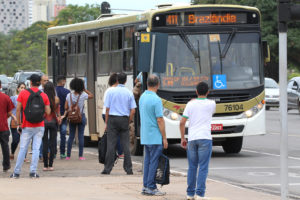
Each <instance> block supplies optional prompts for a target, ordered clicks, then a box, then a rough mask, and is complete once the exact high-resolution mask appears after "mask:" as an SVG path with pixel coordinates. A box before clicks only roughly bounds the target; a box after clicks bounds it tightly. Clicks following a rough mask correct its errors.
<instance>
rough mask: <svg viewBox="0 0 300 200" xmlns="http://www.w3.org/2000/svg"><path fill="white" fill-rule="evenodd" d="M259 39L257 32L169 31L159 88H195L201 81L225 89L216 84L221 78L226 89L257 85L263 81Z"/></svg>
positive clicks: (175, 89)
mask: <svg viewBox="0 0 300 200" xmlns="http://www.w3.org/2000/svg"><path fill="white" fill-rule="evenodd" d="M259 41H260V36H259V34H258V33H235V32H232V33H226V34H183V33H181V34H178V35H176V34H175V35H169V36H168V54H167V66H166V71H165V73H161V74H159V76H160V79H161V81H162V84H161V88H160V89H161V90H174V91H178V90H184V91H186V90H194V89H195V86H196V85H197V83H198V82H200V81H205V82H207V83H208V85H209V87H210V88H213V89H222V88H216V87H214V86H215V84H216V83H218V78H219V79H220V80H219V81H221V80H223V81H225V83H226V85H227V86H226V88H223V89H245V88H252V87H257V86H259V85H261V84H262V78H261V74H262V73H261V68H260V65H261V55H260V48H259V46H260V45H259ZM220 75H221V76H220ZM215 80H217V81H215ZM212 86H213V87H212ZM216 86H217V85H216Z"/></svg>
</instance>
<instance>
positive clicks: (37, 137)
mask: <svg viewBox="0 0 300 200" xmlns="http://www.w3.org/2000/svg"><path fill="white" fill-rule="evenodd" d="M43 135H44V127H35V128H28V127H26V128H24V129H23V130H22V134H21V138H20V139H21V140H20V151H19V154H18V159H17V162H16V167H15V169H14V173H15V174H20V173H21V168H22V165H23V163H24V158H25V155H26V152H27V149H28V145H29V143H30V141H31V139H32V160H31V165H30V173H35V172H36V169H37V165H38V161H39V150H40V146H41V142H42V138H43Z"/></svg>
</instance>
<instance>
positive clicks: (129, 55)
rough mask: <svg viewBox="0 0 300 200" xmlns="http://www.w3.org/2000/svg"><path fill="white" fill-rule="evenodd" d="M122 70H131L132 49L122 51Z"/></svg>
mask: <svg viewBox="0 0 300 200" xmlns="http://www.w3.org/2000/svg"><path fill="white" fill-rule="evenodd" d="M123 59H124V60H123V62H124V65H123V71H125V72H132V69H133V55H132V50H127V51H124V58H123Z"/></svg>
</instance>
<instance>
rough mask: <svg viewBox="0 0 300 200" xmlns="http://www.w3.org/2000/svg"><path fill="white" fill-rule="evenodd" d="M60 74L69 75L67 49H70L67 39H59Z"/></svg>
mask: <svg viewBox="0 0 300 200" xmlns="http://www.w3.org/2000/svg"><path fill="white" fill-rule="evenodd" d="M58 51H59V52H58V55H59V58H58V66H59V69H58V74H59V75H61V76H65V77H66V76H67V51H68V42H67V40H61V41H59V49H58Z"/></svg>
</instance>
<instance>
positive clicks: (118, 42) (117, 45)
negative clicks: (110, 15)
mask: <svg viewBox="0 0 300 200" xmlns="http://www.w3.org/2000/svg"><path fill="white" fill-rule="evenodd" d="M119 49H122V30H121V29H119V30H114V31H112V32H111V50H119Z"/></svg>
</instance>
